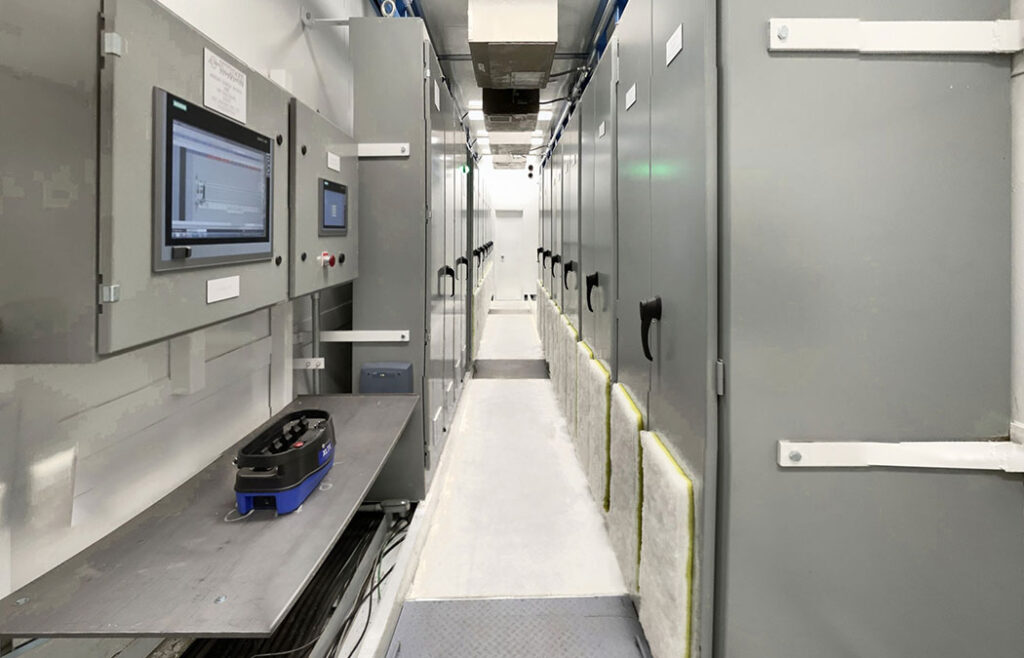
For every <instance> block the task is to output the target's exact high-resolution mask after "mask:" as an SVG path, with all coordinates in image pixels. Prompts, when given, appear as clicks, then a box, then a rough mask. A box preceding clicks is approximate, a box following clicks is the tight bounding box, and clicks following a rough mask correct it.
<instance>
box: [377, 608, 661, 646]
mask: <svg viewBox="0 0 1024 658" xmlns="http://www.w3.org/2000/svg"><path fill="white" fill-rule="evenodd" d="M650 655H651V654H650V650H649V649H648V647H647V640H646V639H645V638H644V633H643V630H642V629H641V628H640V622H639V621H638V620H637V616H636V609H635V608H634V607H633V603H632V602H631V601H630V599H629V597H627V596H606V597H588V598H540V599H459V600H432V601H407V602H406V603H405V605H403V606H402V614H401V616H400V617H399V619H398V627H397V628H396V629H395V635H394V637H393V638H392V640H391V646H390V647H389V648H388V652H387V658H452V657H455V656H457V657H458V658H633V657H636V658H650Z"/></svg>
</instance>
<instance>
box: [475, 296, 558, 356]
mask: <svg viewBox="0 0 1024 658" xmlns="http://www.w3.org/2000/svg"><path fill="white" fill-rule="evenodd" d="M494 304H495V306H492V308H496V309H499V310H515V311H520V310H522V311H525V310H529V309H532V308H533V306H534V304H533V302H494ZM535 325H536V322H535V321H534V318H533V315H532V314H526V313H522V314H512V313H492V314H491V315H488V316H487V325H486V327H485V329H484V335H483V336H482V337H481V338H480V353H479V354H478V355H477V358H479V359H543V358H544V351H543V350H542V349H541V346H540V338H539V337H538V336H537V329H536V327H535Z"/></svg>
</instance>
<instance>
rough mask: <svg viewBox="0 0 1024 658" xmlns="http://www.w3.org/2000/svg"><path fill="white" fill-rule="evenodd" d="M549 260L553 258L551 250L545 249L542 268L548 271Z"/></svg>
mask: <svg viewBox="0 0 1024 658" xmlns="http://www.w3.org/2000/svg"><path fill="white" fill-rule="evenodd" d="M549 258H551V250H550V249H545V250H544V258H543V265H542V267H543V268H544V269H547V267H548V259H549ZM552 267H554V265H552Z"/></svg>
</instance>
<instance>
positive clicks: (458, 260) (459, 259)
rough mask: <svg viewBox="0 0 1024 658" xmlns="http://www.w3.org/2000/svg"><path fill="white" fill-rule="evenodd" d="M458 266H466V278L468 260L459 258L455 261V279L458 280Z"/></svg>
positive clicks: (463, 257) (467, 274) (462, 257)
mask: <svg viewBox="0 0 1024 658" xmlns="http://www.w3.org/2000/svg"><path fill="white" fill-rule="evenodd" d="M459 265H465V266H466V276H469V259H468V258H466V257H465V256H459V257H458V258H456V259H455V270H456V278H458V269H459Z"/></svg>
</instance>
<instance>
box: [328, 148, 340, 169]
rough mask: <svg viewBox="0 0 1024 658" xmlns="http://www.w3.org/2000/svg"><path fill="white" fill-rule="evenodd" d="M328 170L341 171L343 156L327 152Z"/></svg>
mask: <svg viewBox="0 0 1024 658" xmlns="http://www.w3.org/2000/svg"><path fill="white" fill-rule="evenodd" d="M327 168H328V169H330V170H331V171H341V156H340V155H338V154H337V153H331V152H330V151H328V152H327Z"/></svg>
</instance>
